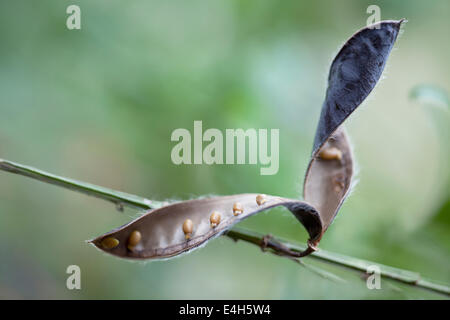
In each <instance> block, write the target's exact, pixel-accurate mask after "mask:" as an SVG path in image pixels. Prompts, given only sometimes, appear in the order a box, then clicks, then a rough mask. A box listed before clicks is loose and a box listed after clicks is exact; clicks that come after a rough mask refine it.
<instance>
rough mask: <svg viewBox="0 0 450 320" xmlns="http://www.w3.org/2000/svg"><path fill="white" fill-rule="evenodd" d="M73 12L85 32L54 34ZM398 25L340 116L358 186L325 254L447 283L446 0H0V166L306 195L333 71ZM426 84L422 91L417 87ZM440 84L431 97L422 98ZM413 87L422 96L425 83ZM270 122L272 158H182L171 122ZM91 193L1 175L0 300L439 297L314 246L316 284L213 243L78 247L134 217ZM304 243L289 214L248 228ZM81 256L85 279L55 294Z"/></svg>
mask: <svg viewBox="0 0 450 320" xmlns="http://www.w3.org/2000/svg"><path fill="white" fill-rule="evenodd" d="M70 4H77V5H79V6H80V8H81V17H82V29H81V30H79V31H76V30H74V31H69V30H67V28H66V18H67V16H68V15H67V14H66V8H67V6H68V5H70ZM371 4H377V5H379V6H380V8H381V18H382V19H400V18H404V17H405V18H408V20H409V22H408V23H407V24H406V26H405V27H404V28H403V29H404V32H403V34H402V35H401V36H400V38H399V39H398V41H397V44H396V46H395V49H394V50H393V52H392V54H391V56H390V58H389V61H388V64H387V67H386V69H385V72H384V76H383V79H382V80H381V81H380V83H379V84H378V85H377V88H376V89H375V91H374V92H373V93H372V94H371V95H370V97H369V98H368V99H367V100H366V101H365V102H364V104H363V105H362V106H361V108H360V109H359V110H358V111H357V112H356V113H355V114H354V115H352V116H351V118H350V119H349V120H348V121H347V123H346V125H347V128H348V132H349V134H350V135H351V139H352V142H353V144H354V151H355V155H356V158H357V161H358V167H359V174H358V180H359V183H358V185H357V187H356V188H355V190H354V191H353V193H352V195H351V197H350V198H349V199H348V200H347V201H346V202H345V204H344V206H343V207H342V209H341V211H340V213H339V215H338V217H337V219H336V220H335V222H334V224H333V225H332V226H331V227H330V228H329V230H328V232H327V233H326V235H325V236H324V238H323V240H322V242H321V244H320V247H321V248H323V249H327V250H330V251H334V252H338V253H341V254H346V255H351V256H355V257H358V258H363V259H368V260H372V261H376V262H379V263H383V264H387V265H391V266H395V267H399V268H404V269H408V270H412V271H416V272H420V273H421V274H422V275H423V276H424V277H427V278H431V279H434V280H437V281H441V282H443V283H446V284H448V283H450V269H449V263H450V241H449V240H450V236H449V231H450V216H449V214H450V202H449V186H450V184H449V161H448V159H449V135H448V124H449V119H450V118H449V109H448V104H446V103H448V101H447V102H446V101H445V98H444V99H441V98H440V97H441V96H444V97H445V95H446V94H447V93H448V90H449V88H450V80H449V70H450V60H449V53H450V43H449V42H448V36H449V30H450V20H449V19H448V16H449V14H450V3H449V2H448V1H446V0H442V1H432V2H425V1H395V2H394V1H356V0H355V1H282V2H280V1H268V0H246V1H241V0H221V1H207V0H193V1H181V0H180V1H176V0H174V1H163V0H161V1H148V0H135V1H132V2H127V3H125V2H123V1H118V0H114V1H111V0H108V1H106V0H95V1H92V0H89V1H87V0H86V1H76V0H71V1H67V0H64V1H52V0H48V1H39V2H37V1H19V0H16V1H6V0H2V1H1V2H0V41H1V45H0V70H1V72H0V158H5V159H8V160H11V161H16V162H19V163H24V164H28V165H32V166H34V167H37V168H40V169H43V170H47V171H50V172H53V173H56V174H59V175H63V176H67V177H71V178H76V179H79V180H84V181H87V182H91V183H95V184H98V185H102V186H106V187H110V188H114V189H118V190H122V191H126V192H129V193H133V194H138V195H142V196H146V197H148V198H150V199H156V200H163V199H190V198H193V197H197V196H201V195H205V194H233V193H241V192H260V193H268V194H278V195H282V196H286V197H294V198H295V197H300V194H301V191H302V182H303V175H304V172H305V169H306V166H307V163H308V160H309V154H310V152H311V148H312V140H313V136H314V131H315V126H316V123H317V121H318V117H319V113H320V107H321V104H322V101H323V98H324V95H325V88H326V78H327V73H328V68H329V64H330V62H331V60H332V58H333V57H334V55H335V54H336V53H337V51H338V49H339V48H340V46H341V45H342V44H343V43H344V41H345V40H346V39H347V38H348V37H350V36H351V35H352V34H353V33H354V32H355V31H356V30H358V29H360V28H361V27H363V26H365V24H366V20H367V18H368V17H369V14H367V13H366V9H367V7H368V6H369V5H371ZM423 86H425V87H426V90H424V91H423V90H421V88H422V87H423ZM436 91H438V92H440V93H443V95H439V94H438V95H436V94H434V93H433V92H436ZM423 92H425V94H423ZM194 120H202V121H203V127H204V128H218V129H221V130H224V129H226V128H244V129H246V128H278V129H280V170H279V172H278V174H277V175H273V176H261V175H260V174H259V166H252V165H234V166H226V165H223V166H220V165H214V166H208V165H196V166H176V165H174V164H172V162H171V160H170V152H171V149H172V147H173V146H174V145H175V143H172V142H171V141H170V135H171V133H172V131H173V130H174V129H176V128H187V129H189V130H193V121H194ZM136 215H137V212H136V211H133V210H130V209H127V210H126V211H125V212H124V213H120V212H118V211H116V209H115V208H114V206H112V205H111V204H110V203H107V202H105V201H102V200H98V199H95V198H91V197H87V196H85V195H81V194H77V193H74V192H70V191H67V190H64V189H61V188H57V187H55V186H51V185H46V184H43V183H40V182H36V181H32V180H30V179H26V178H23V177H19V176H16V175H11V174H9V173H5V172H0V298H3V299H6V298H8V299H10V298H26V299H29V298H30V299H48V298H60V299H81V298H85V299H116V298H121V299H196V298H203V299H219V298H223V299H241V298H246V299H316V298H319V299H332V298H357V299H375V298H381V299H394V298H395V299H408V298H419V299H422V298H423V299H428V298H446V297H445V296H440V295H438V294H435V293H432V292H429V291H425V290H421V289H416V288H411V287H408V286H405V285H402V284H399V283H397V282H392V281H388V280H383V281H382V289H381V290H368V289H367V288H366V284H365V282H364V281H363V280H362V279H361V274H360V273H357V272H353V271H348V270H345V269H342V268H340V267H336V266H333V265H329V264H325V263H320V262H317V261H314V260H312V259H310V258H305V259H304V262H305V263H306V264H309V265H311V266H316V267H318V268H321V269H325V270H327V271H329V272H332V273H334V274H336V275H338V276H339V277H341V278H342V279H344V280H345V282H343V283H342V282H336V281H332V280H329V279H325V278H323V277H321V276H319V275H317V274H316V273H314V272H311V271H310V270H308V269H306V268H303V267H301V266H299V265H298V264H296V263H293V262H292V261H290V260H288V259H282V258H279V257H275V256H273V255H270V254H263V253H262V252H261V251H260V250H259V249H258V248H256V247H253V246H251V245H249V244H246V243H242V242H238V243H234V242H232V241H231V240H229V239H226V238H220V239H216V240H214V241H213V242H212V243H210V244H209V245H208V246H206V247H205V248H202V249H201V250H198V251H195V252H194V253H192V254H189V255H184V256H182V257H180V258H176V259H173V260H168V261H162V262H148V263H136V262H129V261H125V260H119V259H116V258H114V257H112V256H108V255H106V254H104V253H101V252H100V251H98V250H96V249H95V248H93V247H92V246H89V245H88V244H86V243H85V240H87V239H91V238H93V237H95V236H96V235H99V234H102V233H104V232H106V231H109V230H110V229H113V228H115V227H117V226H119V225H122V224H123V223H126V222H128V221H130V220H131V219H132V218H133V217H136ZM242 226H243V227H246V228H249V229H252V230H256V231H259V232H263V233H272V234H276V235H278V236H281V237H284V238H287V239H291V240H295V241H304V240H305V239H306V238H307V235H306V232H305V231H304V230H303V228H302V227H301V226H300V225H299V224H298V222H297V221H296V220H295V218H294V217H293V216H292V215H291V214H290V213H289V212H287V211H283V210H281V209H280V210H272V211H270V212H268V213H261V214H259V215H257V216H254V217H252V218H250V219H248V220H247V221H245V222H243V223H242ZM71 264H76V265H78V266H80V268H81V272H82V289H81V290H73V291H70V290H68V289H67V288H66V279H67V277H68V275H67V274H66V268H67V266H68V265H71Z"/></svg>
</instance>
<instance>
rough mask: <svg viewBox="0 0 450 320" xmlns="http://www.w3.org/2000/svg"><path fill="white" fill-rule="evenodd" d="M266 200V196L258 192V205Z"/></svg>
mask: <svg viewBox="0 0 450 320" xmlns="http://www.w3.org/2000/svg"><path fill="white" fill-rule="evenodd" d="M265 202H266V196H265V195H264V194H258V195H257V196H256V203H257V204H258V206H260V205H262V204H264V203H265Z"/></svg>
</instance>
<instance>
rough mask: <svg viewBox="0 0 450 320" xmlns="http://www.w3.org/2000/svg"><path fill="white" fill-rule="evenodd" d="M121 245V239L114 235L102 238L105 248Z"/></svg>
mask: <svg viewBox="0 0 450 320" xmlns="http://www.w3.org/2000/svg"><path fill="white" fill-rule="evenodd" d="M118 245H119V240H117V239H116V238H113V237H106V238H104V239H103V240H102V247H103V248H105V249H112V248H115V247H117V246H118Z"/></svg>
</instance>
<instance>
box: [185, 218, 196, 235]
mask: <svg viewBox="0 0 450 320" xmlns="http://www.w3.org/2000/svg"><path fill="white" fill-rule="evenodd" d="M193 231H194V223H193V222H192V220H191V219H186V220H184V222H183V232H184V234H185V237H186V239H190V238H191V235H192V232H193Z"/></svg>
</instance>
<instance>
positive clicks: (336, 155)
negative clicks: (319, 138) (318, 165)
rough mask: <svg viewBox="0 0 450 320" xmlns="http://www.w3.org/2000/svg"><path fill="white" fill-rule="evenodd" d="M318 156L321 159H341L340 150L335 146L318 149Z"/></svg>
mask: <svg viewBox="0 0 450 320" xmlns="http://www.w3.org/2000/svg"><path fill="white" fill-rule="evenodd" d="M319 157H320V158H321V159H323V160H341V159H342V151H341V150H339V149H338V148H335V147H331V148H326V149H323V150H321V151H320V153H319Z"/></svg>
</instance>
